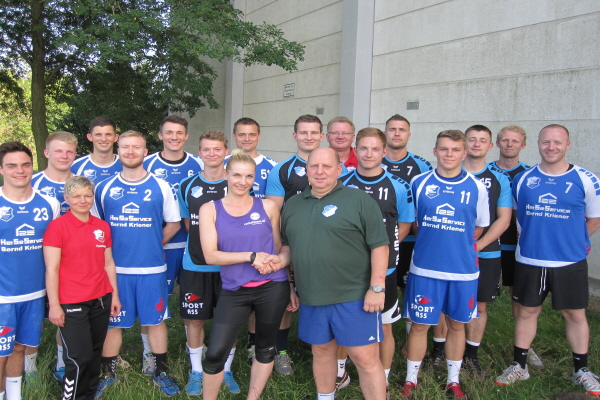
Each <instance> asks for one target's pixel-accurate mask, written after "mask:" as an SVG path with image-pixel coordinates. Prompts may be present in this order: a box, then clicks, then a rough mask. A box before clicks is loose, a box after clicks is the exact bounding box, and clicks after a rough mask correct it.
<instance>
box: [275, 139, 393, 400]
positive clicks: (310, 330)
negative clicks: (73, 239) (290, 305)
mask: <svg viewBox="0 0 600 400" xmlns="http://www.w3.org/2000/svg"><path fill="white" fill-rule="evenodd" d="M340 170H341V166H340V160H339V158H338V156H337V153H336V152H335V151H334V150H332V149H328V148H319V149H316V150H314V151H313V152H312V153H311V154H310V156H309V158H308V163H307V175H308V181H309V183H310V185H309V186H308V187H307V188H306V190H304V191H303V192H302V193H301V194H298V195H297V196H293V197H292V198H290V199H289V200H288V202H287V204H286V206H285V208H284V211H283V214H282V219H281V220H282V241H283V245H284V247H283V248H282V252H286V253H287V252H289V253H290V257H291V261H292V265H293V266H294V273H295V277H296V285H297V288H298V295H299V297H300V317H299V325H298V336H299V337H300V339H302V340H303V341H305V342H307V343H310V344H311V345H312V351H313V355H314V358H313V373H314V376H315V383H316V386H317V392H318V393H319V399H320V400H322V399H325V400H329V399H331V400H333V399H334V394H335V379H336V376H337V363H336V362H337V357H336V352H337V348H338V344H339V345H341V346H346V347H347V348H348V353H349V354H350V357H351V358H352V360H353V361H354V364H355V365H356V368H357V370H358V374H359V379H360V385H361V389H362V392H363V395H364V397H365V399H367V400H371V399H377V400H380V399H384V398H385V374H384V372H383V366H382V364H381V361H380V360H379V344H378V343H379V342H381V341H383V331H382V328H381V315H380V314H381V311H382V310H383V306H384V300H385V293H384V292H385V275H386V269H387V260H388V252H389V249H388V243H389V242H388V238H387V234H386V231H385V226H384V223H383V217H382V214H381V211H380V210H379V207H378V206H377V203H376V202H375V200H373V199H372V198H371V197H370V196H369V195H368V194H366V193H365V192H363V191H362V190H354V189H352V188H348V187H345V186H343V185H342V184H341V183H339V182H338V180H337V177H338V176H339V174H340V172H341V171H340Z"/></svg>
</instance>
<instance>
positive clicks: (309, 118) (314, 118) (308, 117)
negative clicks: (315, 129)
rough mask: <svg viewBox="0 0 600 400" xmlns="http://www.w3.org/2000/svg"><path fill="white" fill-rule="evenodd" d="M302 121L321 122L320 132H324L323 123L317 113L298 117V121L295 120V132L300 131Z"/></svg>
mask: <svg viewBox="0 0 600 400" xmlns="http://www.w3.org/2000/svg"><path fill="white" fill-rule="evenodd" d="M301 122H316V123H317V124H319V126H320V128H319V132H323V123H322V122H321V120H320V119H319V117H317V116H316V115H310V114H304V115H301V116H299V117H298V119H297V120H296V122H294V132H298V124H299V123H301Z"/></svg>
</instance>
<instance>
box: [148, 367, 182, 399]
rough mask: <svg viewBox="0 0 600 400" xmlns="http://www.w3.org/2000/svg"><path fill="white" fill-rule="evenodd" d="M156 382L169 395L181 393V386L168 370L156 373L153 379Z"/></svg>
mask: <svg viewBox="0 0 600 400" xmlns="http://www.w3.org/2000/svg"><path fill="white" fill-rule="evenodd" d="M152 380H153V381H154V384H155V385H156V386H158V388H159V389H160V390H161V391H162V392H163V393H164V394H166V395H167V396H175V395H177V394H179V386H177V384H176V383H175V381H174V380H173V378H171V376H170V375H167V373H166V372H161V373H160V375H154V378H153V379H152Z"/></svg>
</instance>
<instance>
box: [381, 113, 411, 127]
mask: <svg viewBox="0 0 600 400" xmlns="http://www.w3.org/2000/svg"><path fill="white" fill-rule="evenodd" d="M390 121H404V122H406V123H407V124H408V127H409V128H410V122H408V120H407V119H406V118H404V117H403V116H402V115H400V114H394V115H392V116H391V117H390V118H389V119H388V120H387V121H385V128H386V129H387V125H388V123H389V122H390Z"/></svg>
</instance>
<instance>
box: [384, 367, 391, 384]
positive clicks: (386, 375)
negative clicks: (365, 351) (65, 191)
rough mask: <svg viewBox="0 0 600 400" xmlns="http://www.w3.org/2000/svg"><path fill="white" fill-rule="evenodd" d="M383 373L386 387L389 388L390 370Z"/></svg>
mask: <svg viewBox="0 0 600 400" xmlns="http://www.w3.org/2000/svg"><path fill="white" fill-rule="evenodd" d="M383 372H385V386H389V382H388V378H389V377H390V370H389V369H384V370H383Z"/></svg>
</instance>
